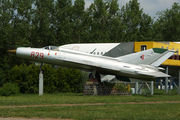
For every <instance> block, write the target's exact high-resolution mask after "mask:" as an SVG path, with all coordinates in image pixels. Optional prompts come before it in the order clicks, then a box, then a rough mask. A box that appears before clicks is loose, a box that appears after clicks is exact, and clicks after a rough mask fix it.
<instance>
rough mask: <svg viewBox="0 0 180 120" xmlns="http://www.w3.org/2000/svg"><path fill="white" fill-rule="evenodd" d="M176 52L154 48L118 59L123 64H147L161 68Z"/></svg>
mask: <svg viewBox="0 0 180 120" xmlns="http://www.w3.org/2000/svg"><path fill="white" fill-rule="evenodd" d="M175 52H176V51H174V50H168V49H162V48H152V49H149V50H145V51H141V52H137V53H132V54H128V55H124V56H121V57H118V58H117V59H120V60H121V61H122V62H126V63H132V64H146V65H152V66H159V65H161V64H162V63H163V62H164V61H166V60H167V59H168V58H169V57H171V56H172V55H173V54H174V53H175Z"/></svg>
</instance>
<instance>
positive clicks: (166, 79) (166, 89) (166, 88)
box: [165, 66, 168, 94]
mask: <svg viewBox="0 0 180 120" xmlns="http://www.w3.org/2000/svg"><path fill="white" fill-rule="evenodd" d="M166 74H168V66H167V67H166ZM165 92H166V94H168V77H166V78H165Z"/></svg>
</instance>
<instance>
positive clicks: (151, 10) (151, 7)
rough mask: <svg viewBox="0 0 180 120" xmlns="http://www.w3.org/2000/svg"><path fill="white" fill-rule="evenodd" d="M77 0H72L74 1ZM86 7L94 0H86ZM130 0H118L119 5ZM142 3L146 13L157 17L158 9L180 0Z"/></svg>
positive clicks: (141, 0) (144, 1)
mask: <svg viewBox="0 0 180 120" xmlns="http://www.w3.org/2000/svg"><path fill="white" fill-rule="evenodd" d="M74 1H75V0H72V2H73V3H74ZM84 1H85V8H88V7H89V6H90V5H91V3H93V2H94V0H84ZM129 1H130V0H118V4H119V7H120V8H121V7H122V6H123V5H126V3H128V2H129ZM138 2H139V3H140V7H141V8H143V11H144V13H146V14H148V15H149V16H151V17H152V18H153V17H155V19H157V15H156V13H157V12H158V11H163V10H166V9H171V8H172V5H173V4H174V2H177V3H179V5H180V0H138Z"/></svg>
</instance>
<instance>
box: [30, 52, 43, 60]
mask: <svg viewBox="0 0 180 120" xmlns="http://www.w3.org/2000/svg"><path fill="white" fill-rule="evenodd" d="M38 56H40V57H39V58H40V59H43V57H44V53H39V52H31V58H35V59H39V58H38Z"/></svg>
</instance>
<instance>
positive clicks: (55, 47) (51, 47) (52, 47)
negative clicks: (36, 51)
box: [43, 46, 59, 50]
mask: <svg viewBox="0 0 180 120" xmlns="http://www.w3.org/2000/svg"><path fill="white" fill-rule="evenodd" d="M43 48H44V49H47V50H55V49H58V48H59V47H58V46H45V47H43Z"/></svg>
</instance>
